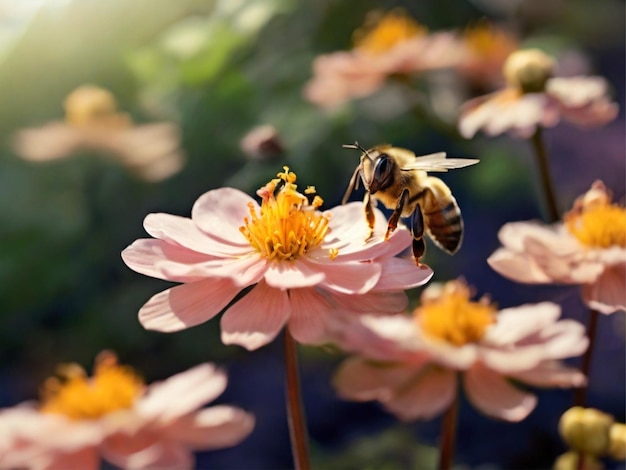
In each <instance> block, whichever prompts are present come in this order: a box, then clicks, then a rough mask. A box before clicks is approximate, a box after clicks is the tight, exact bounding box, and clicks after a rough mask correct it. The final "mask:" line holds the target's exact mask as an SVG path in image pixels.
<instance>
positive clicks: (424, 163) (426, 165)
mask: <svg viewBox="0 0 626 470" xmlns="http://www.w3.org/2000/svg"><path fill="white" fill-rule="evenodd" d="M478 162H479V160H478V159H476V158H446V153H445V152H438V153H431V154H430V155H422V156H420V157H416V158H415V161H414V162H411V163H409V164H408V165H404V166H403V167H402V169H403V170H422V171H442V172H443V171H448V170H452V169H454V168H463V167H465V166H470V165H474V164H476V163H478Z"/></svg>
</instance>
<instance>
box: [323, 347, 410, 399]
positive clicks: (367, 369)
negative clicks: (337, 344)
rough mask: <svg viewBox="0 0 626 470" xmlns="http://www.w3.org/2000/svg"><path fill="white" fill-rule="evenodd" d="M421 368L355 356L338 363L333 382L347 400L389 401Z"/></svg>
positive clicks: (340, 394)
mask: <svg viewBox="0 0 626 470" xmlns="http://www.w3.org/2000/svg"><path fill="white" fill-rule="evenodd" d="M421 369H422V366H421V365H420V366H414V365H409V366H407V365H405V364H402V363H394V362H374V361H368V360H366V359H363V358H361V357H358V356H354V357H350V358H348V359H346V360H345V361H343V362H342V363H341V364H340V365H339V368H338V369H337V372H336V373H335V376H334V378H333V385H334V386H335V389H336V390H337V393H338V394H339V396H341V397H342V398H344V399H346V400H354V401H370V400H379V401H382V402H387V401H388V400H390V399H391V398H392V397H393V395H394V394H395V389H396V388H397V387H400V386H401V385H402V384H404V383H406V382H408V381H409V380H411V378H412V377H414V376H415V375H417V374H418V373H419V372H420V370H421Z"/></svg>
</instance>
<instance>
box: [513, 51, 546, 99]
mask: <svg viewBox="0 0 626 470" xmlns="http://www.w3.org/2000/svg"><path fill="white" fill-rule="evenodd" d="M502 73H503V74H504V77H505V79H506V81H507V83H508V84H509V85H510V86H512V87H516V88H518V89H520V90H521V91H522V92H524V93H541V92H543V91H545V88H546V82H547V81H548V80H549V79H550V78H551V77H552V75H553V74H554V61H553V60H552V58H551V57H550V56H548V55H547V54H545V53H544V52H543V51H540V50H539V49H522V50H519V51H515V52H513V53H512V54H511V55H509V57H508V58H507V59H506V62H505V63H504V66H503V69H502Z"/></svg>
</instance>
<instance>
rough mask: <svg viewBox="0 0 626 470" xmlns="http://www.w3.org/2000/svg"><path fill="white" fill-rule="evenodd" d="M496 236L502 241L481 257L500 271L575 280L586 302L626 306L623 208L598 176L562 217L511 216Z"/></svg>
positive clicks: (606, 308) (527, 279)
mask: <svg viewBox="0 0 626 470" xmlns="http://www.w3.org/2000/svg"><path fill="white" fill-rule="evenodd" d="M498 237H499V239H500V242H501V243H502V244H503V245H504V247H503V248H499V249H498V250H496V251H495V252H494V253H493V254H492V255H491V256H490V257H489V258H488V259H487V262H488V263H489V265H490V266H491V267H492V268H493V269H495V270H496V271H497V272H498V273H500V274H502V275H503V276H505V277H508V278H509V279H512V280H514V281H517V282H523V283H528V284H580V285H581V286H582V295H583V299H584V300H585V302H586V303H587V305H588V306H589V307H590V308H592V309H594V310H597V311H599V312H601V313H604V314H610V313H613V312H615V311H617V310H626V289H625V288H624V286H625V285H626V210H625V209H624V207H621V206H618V205H617V204H611V195H610V193H609V191H608V190H607V189H606V188H605V186H604V184H603V183H602V182H601V181H596V182H594V183H593V185H592V186H591V188H590V189H589V191H587V192H586V193H585V194H584V195H582V196H580V197H579V198H578V199H577V200H576V201H575V203H574V207H573V208H572V210H571V211H570V212H568V213H567V214H566V215H565V217H564V221H563V222H560V223H557V224H554V225H547V226H546V225H542V224H540V223H538V222H533V221H529V222H512V223H508V224H505V225H504V226H503V227H502V228H501V229H500V232H499V233H498Z"/></svg>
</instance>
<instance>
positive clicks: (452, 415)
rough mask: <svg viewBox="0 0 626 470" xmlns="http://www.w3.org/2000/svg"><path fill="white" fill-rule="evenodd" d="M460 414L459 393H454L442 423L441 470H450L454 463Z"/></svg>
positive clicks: (440, 444) (439, 467)
mask: <svg viewBox="0 0 626 470" xmlns="http://www.w3.org/2000/svg"><path fill="white" fill-rule="evenodd" d="M458 413H459V392H458V390H457V391H455V392H454V399H453V400H452V403H451V404H450V406H449V407H448V409H447V410H446V412H445V414H444V415H443V421H442V422H441V441H440V443H439V466H438V467H437V468H438V469H439V470H450V469H451V468H452V463H453V461H454V443H455V440H456V423H457V415H458Z"/></svg>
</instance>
